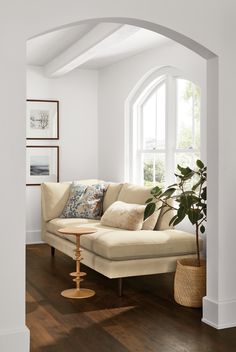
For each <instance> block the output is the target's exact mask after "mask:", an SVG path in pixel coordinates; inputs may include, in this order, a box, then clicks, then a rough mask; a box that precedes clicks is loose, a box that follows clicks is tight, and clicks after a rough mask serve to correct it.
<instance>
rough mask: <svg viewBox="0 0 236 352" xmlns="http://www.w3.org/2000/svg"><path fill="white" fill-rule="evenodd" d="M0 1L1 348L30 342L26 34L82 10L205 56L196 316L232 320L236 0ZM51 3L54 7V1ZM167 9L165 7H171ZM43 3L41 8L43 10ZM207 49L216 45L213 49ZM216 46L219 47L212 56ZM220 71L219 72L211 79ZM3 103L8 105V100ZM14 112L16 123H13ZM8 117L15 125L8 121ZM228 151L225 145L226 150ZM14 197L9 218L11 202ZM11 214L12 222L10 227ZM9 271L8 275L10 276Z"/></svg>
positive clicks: (83, 16)
mask: <svg viewBox="0 0 236 352" xmlns="http://www.w3.org/2000/svg"><path fill="white" fill-rule="evenodd" d="M1 4H2V6H1V11H0V33H1V34H3V35H1V36H0V46H1V57H0V60H1V65H0V77H1V80H0V94H1V102H0V106H1V115H0V119H1V123H2V128H1V129H0V143H1V149H0V150H1V152H0V161H1V165H4V172H1V173H0V182H1V185H4V187H2V188H1V200H2V202H1V235H2V238H4V240H3V241H2V242H1V256H0V277H1V299H0V350H1V351H4V352H12V351H16V350H17V351H19V352H25V351H28V349H29V347H28V341H27V330H26V329H25V322H24V318H25V309H24V307H25V306H24V300H25V296H24V293H25V288H24V287H25V285H24V278H25V270H24V266H25V263H24V256H25V252H24V243H25V224H24V218H25V217H24V215H25V175H24V165H25V94H24V92H25V73H24V71H25V41H26V40H27V39H28V38H31V37H34V36H36V35H39V34H41V33H44V32H47V31H50V30H53V29H55V28H58V27H61V26H65V25H68V24H71V23H77V22H79V21H84V20H87V19H93V18H94V19H98V18H101V19H103V21H104V18H106V19H107V21H110V22H111V21H112V19H114V18H115V19H116V20H117V21H124V22H126V23H129V24H134V25H137V26H138V25H141V26H144V27H145V28H148V29H151V30H156V31H159V32H160V33H162V34H164V35H167V36H170V37H172V39H176V40H179V41H181V42H182V43H185V45H186V46H188V47H189V48H192V49H193V50H196V51H197V52H201V53H202V55H204V57H205V58H206V59H207V60H208V64H207V67H208V83H207V85H208V87H207V91H208V119H207V124H208V134H207V140H208V145H207V155H208V180H209V183H208V185H209V186H208V204H209V212H208V239H207V248H208V249H207V250H208V262H207V296H206V298H205V299H204V311H203V316H204V321H205V322H207V323H208V324H211V325H213V326H215V327H217V328H222V327H229V326H236V281H235V280H233V278H234V276H235V267H236V257H235V248H236V236H235V210H234V208H235V207H234V202H235V199H234V196H232V190H234V184H235V173H236V159H235V158H233V157H232V152H231V151H232V150H235V149H236V139H235V130H236V119H234V115H235V79H236V66H235V62H236V42H235V31H236V23H235V11H236V3H235V1H234V0H226V1H224V2H223V1H215V0H208V1H207V2H206V1H204V0H199V1H195V0H189V1H188V2H186V1H185V0H179V1H176V2H173V0H165V1H162V0H149V1H148V6H147V1H146V0H120V1H119V2H118V1H116V2H114V1H110V0H100V1H99V4H98V2H97V0H87V1H86V4H85V2H84V1H82V0H71V1H70V6H68V1H66V0H60V3H58V0H51V1H50V2H49V1H48V0H41V1H40V2H39V1H25V0H19V1H14V2H12V1H8V0H2V2H1ZM55 9H56V11H55ZM170 9H171V10H170ZM45 13H46V15H45ZM206 48H207V49H209V50H210V51H212V52H213V53H215V55H213V54H211V53H210V52H209V51H208V50H205V49H206ZM216 55H217V56H216ZM218 78H219V79H218ZM9 107H10V109H9ZM13 122H14V124H13ZM13 126H14V128H13ZM229 151H230V152H229ZM13 202H14V209H17V212H15V211H14V222H13V221H12V212H9V209H12V203H13ZM9 224H10V225H11V226H10V227H9ZM12 273H14V280H11V279H9V278H11V277H12Z"/></svg>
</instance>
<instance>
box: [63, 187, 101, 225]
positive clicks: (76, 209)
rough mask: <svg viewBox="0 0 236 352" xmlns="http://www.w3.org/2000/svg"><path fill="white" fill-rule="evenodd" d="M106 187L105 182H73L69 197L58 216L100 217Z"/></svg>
mask: <svg viewBox="0 0 236 352" xmlns="http://www.w3.org/2000/svg"><path fill="white" fill-rule="evenodd" d="M106 189H107V186H106V185H105V184H95V185H92V186H88V185H83V184H79V183H73V184H72V185H71V191H70V196H69V199H68V201H67V203H66V205H65V207H64V209H63V212H62V214H61V216H60V217H61V218H83V219H95V220H97V219H100V217H101V215H102V204H103V197H104V194H105V191H106Z"/></svg>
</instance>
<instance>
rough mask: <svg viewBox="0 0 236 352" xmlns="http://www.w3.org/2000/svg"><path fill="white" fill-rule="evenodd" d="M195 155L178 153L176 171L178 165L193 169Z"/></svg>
mask: <svg viewBox="0 0 236 352" xmlns="http://www.w3.org/2000/svg"><path fill="white" fill-rule="evenodd" d="M194 159H195V157H194V154H193V153H176V154H175V169H176V171H177V165H180V166H182V167H187V166H189V167H193V166H194Z"/></svg>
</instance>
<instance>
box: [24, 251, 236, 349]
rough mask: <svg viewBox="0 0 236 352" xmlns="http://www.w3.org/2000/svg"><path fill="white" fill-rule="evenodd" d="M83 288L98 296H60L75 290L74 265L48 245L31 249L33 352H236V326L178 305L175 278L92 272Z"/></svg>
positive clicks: (29, 298) (29, 301) (29, 291)
mask: <svg viewBox="0 0 236 352" xmlns="http://www.w3.org/2000/svg"><path fill="white" fill-rule="evenodd" d="M83 269H84V270H85V271H86V272H87V274H88V275H87V276H86V279H85V281H84V283H83V285H84V287H87V288H92V289H94V290H95V291H96V295H95V296H94V297H92V298H89V299H84V300H70V299H66V298H63V297H62V296H60V292H61V291H62V290H63V289H66V288H70V287H71V286H72V281H71V277H69V275H68V273H70V272H71V271H74V262H73V260H72V259H70V258H69V257H67V256H65V255H63V254H62V253H59V252H58V251H56V254H55V257H54V258H51V256H50V248H49V247H48V246H47V245H33V246H28V247H27V326H28V327H29V328H30V333H31V349H30V351H32V352H38V351H41V352H61V351H63V352H74V351H75V352H93V351H96V352H127V351H135V352H231V351H232V352H235V351H236V328H235V329H226V330H220V331H217V330H215V329H213V328H211V327H209V326H207V325H205V324H203V323H201V310H200V309H189V308H184V307H181V306H178V305H177V304H176V303H175V302H174V300H173V297H172V292H173V275H172V274H165V275H158V276H157V275H156V276H145V277H135V278H128V279H125V280H124V285H125V287H124V295H123V297H121V298H119V297H118V296H117V282H116V280H109V279H107V278H105V277H104V276H102V275H100V274H98V273H96V272H94V271H93V270H90V269H88V268H87V267H83Z"/></svg>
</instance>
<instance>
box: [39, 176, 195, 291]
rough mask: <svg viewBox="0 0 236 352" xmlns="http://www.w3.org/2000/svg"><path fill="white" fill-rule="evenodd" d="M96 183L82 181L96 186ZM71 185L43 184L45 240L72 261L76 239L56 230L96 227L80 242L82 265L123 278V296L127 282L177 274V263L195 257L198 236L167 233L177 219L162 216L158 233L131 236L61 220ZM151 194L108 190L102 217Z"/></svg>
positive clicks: (116, 187)
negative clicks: (115, 207)
mask: <svg viewBox="0 0 236 352" xmlns="http://www.w3.org/2000/svg"><path fill="white" fill-rule="evenodd" d="M98 182H103V181H98V180H82V181H80V183H84V184H94V183H98ZM70 185H71V183H44V184H42V239H43V241H45V242H46V243H48V244H49V245H50V246H51V247H52V253H53V254H54V250H55V249H57V250H59V251H61V252H63V253H65V254H67V255H69V256H70V257H72V258H73V257H74V249H75V238H74V236H66V235H62V234H61V233H59V232H58V229H60V228H62V227H65V226H66V227H68V226H81V225H82V226H89V227H91V226H92V227H94V228H95V229H96V230H97V232H95V233H93V234H89V235H86V236H82V237H81V247H82V248H83V260H82V263H83V264H85V265H87V266H88V267H90V268H92V269H94V270H96V271H97V272H99V273H101V274H103V275H105V276H107V277H108V278H119V279H120V280H119V293H120V294H121V284H122V280H121V278H123V277H128V276H138V275H148V274H159V273H166V272H173V271H175V268H176V260H177V259H179V258H187V257H193V256H194V255H195V253H196V245H195V236H194V235H193V234H190V233H186V232H184V231H179V230H175V229H173V228H170V227H169V225H168V224H169V220H170V218H171V217H172V216H173V213H171V212H167V213H166V214H165V215H164V216H163V214H162V213H160V214H159V216H158V219H157V223H156V226H155V230H140V231H127V230H121V229H118V228H112V227H108V226H102V225H101V224H100V222H99V221H98V220H90V219H78V218H73V219H68V218H67V219H65V218H60V214H61V213H62V211H63V208H64V206H65V204H66V202H67V199H68V197H69V193H70ZM149 197H150V188H146V187H141V186H136V185H131V184H122V183H120V184H118V183H117V184H116V183H110V184H109V185H108V188H107V191H106V193H105V197H104V200H103V211H106V209H107V208H108V207H109V206H110V205H111V204H112V203H113V202H115V201H116V200H120V201H124V202H127V203H136V204H144V203H145V201H146V199H147V198H149Z"/></svg>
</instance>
